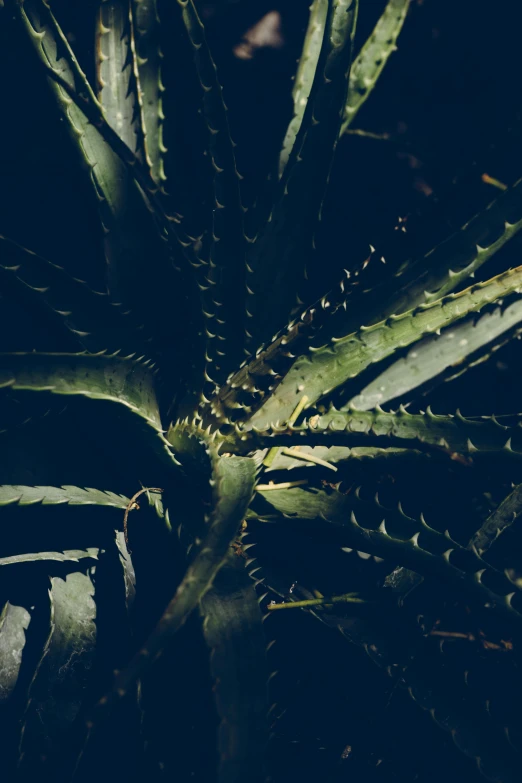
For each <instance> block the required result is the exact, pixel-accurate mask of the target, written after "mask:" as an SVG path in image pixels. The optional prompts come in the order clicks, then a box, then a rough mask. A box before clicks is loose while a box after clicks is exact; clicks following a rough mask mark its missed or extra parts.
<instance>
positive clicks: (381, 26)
mask: <svg viewBox="0 0 522 783" xmlns="http://www.w3.org/2000/svg"><path fill="white" fill-rule="evenodd" d="M409 7H410V0H389V2H388V5H387V6H386V8H385V9H384V11H383V13H382V16H381V17H380V19H379V21H378V22H377V24H376V25H375V28H374V30H373V32H372V34H371V35H370V37H369V38H368V40H367V41H366V43H365V44H364V46H363V47H362V49H361V51H360V52H359V54H358V55H357V57H356V58H355V59H354V61H353V66H352V70H351V73H350V82H349V86H348V95H347V98H346V106H345V108H344V117H343V124H342V125H341V134H343V133H346V131H347V130H348V128H349V127H350V125H351V124H352V122H353V121H354V119H355V117H356V116H357V113H358V112H359V110H360V109H361V107H362V106H363V104H364V102H365V101H366V100H367V99H368V98H369V96H370V95H371V92H372V90H373V88H374V87H375V85H376V84H377V81H378V79H379V76H380V75H381V73H382V71H383V70H384V67H385V65H386V63H387V62H388V58H389V57H390V55H391V54H392V52H394V51H395V50H396V49H397V46H396V43H397V38H398V37H399V35H400V33H401V30H402V28H403V25H404V21H405V19H406V15H407V13H408V9H409Z"/></svg>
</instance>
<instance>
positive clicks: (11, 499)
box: [0, 484, 129, 509]
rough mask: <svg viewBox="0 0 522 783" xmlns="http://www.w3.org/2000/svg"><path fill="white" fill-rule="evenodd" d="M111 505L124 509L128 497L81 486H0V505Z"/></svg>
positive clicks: (127, 502) (127, 503)
mask: <svg viewBox="0 0 522 783" xmlns="http://www.w3.org/2000/svg"><path fill="white" fill-rule="evenodd" d="M12 505H16V506H22V507H23V506H41V505H42V506H57V505H60V506H61V505H70V506H92V505H96V506H112V507H113V508H119V509H125V508H127V506H128V505H129V499H128V498H126V497H124V496H123V495H116V494H114V492H103V491H102V490H99V489H84V488H83V487H24V486H19V485H16V484H15V485H12V484H11V485H7V484H3V485H2V486H0V506H12Z"/></svg>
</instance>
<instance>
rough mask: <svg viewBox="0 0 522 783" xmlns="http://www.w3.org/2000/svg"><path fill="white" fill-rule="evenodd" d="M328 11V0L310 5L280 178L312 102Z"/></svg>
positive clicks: (315, 1)
mask: <svg viewBox="0 0 522 783" xmlns="http://www.w3.org/2000/svg"><path fill="white" fill-rule="evenodd" d="M327 11H328V0H313V2H312V5H311V6H310V17H309V20H308V27H307V30H306V36H305V40H304V44H303V51H302V53H301V57H300V58H299V66H298V68H297V73H296V76H295V82H294V89H293V91H292V95H293V99H294V116H293V117H292V120H291V121H290V125H289V126H288V130H287V132H286V136H285V139H284V141H283V149H282V150H281V155H280V157H279V175H282V173H283V171H284V170H285V166H286V164H287V163H288V159H289V157H290V154H291V152H292V149H293V146H294V144H295V140H296V137H297V134H298V132H299V128H300V127H301V123H302V121H303V116H304V113H305V109H306V104H307V103H308V97H309V95H310V90H311V89H312V84H313V81H314V76H315V70H316V68H317V62H318V60H319V54H320V52H321V45H322V43H323V36H324V26H325V22H326V14H327Z"/></svg>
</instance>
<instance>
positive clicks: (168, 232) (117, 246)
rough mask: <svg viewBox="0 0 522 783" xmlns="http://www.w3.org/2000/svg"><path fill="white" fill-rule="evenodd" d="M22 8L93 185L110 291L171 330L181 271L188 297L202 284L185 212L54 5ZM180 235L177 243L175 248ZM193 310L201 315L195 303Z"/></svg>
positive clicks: (36, 2) (39, 2)
mask: <svg viewBox="0 0 522 783" xmlns="http://www.w3.org/2000/svg"><path fill="white" fill-rule="evenodd" d="M16 11H17V14H18V16H19V17H20V20H21V22H22V24H23V26H24V28H25V30H26V32H27V37H28V40H29V42H30V43H31V44H32V47H33V49H34V51H35V53H36V55H37V57H38V59H39V61H40V63H41V64H42V66H43V68H44V73H46V74H47V76H48V77H49V79H48V83H49V85H50V88H51V92H52V94H53V95H54V98H55V100H56V103H57V107H58V110H59V111H60V113H61V115H62V116H63V118H64V119H65V120H66V124H67V125H66V127H67V129H68V131H69V133H70V136H71V138H72V142H73V144H74V146H75V147H76V149H77V151H78V154H79V156H80V159H81V161H82V163H83V166H84V168H85V169H86V171H87V174H88V176H89V178H90V181H91V182H92V187H93V195H94V197H95V198H96V199H97V202H98V207H99V212H100V219H101V223H102V226H103V231H104V244H105V254H106V258H107V264H108V267H107V271H108V279H109V288H110V290H111V292H112V291H115V292H116V293H117V296H118V298H121V299H122V301H124V302H125V304H126V305H130V306H131V307H132V308H133V309H134V310H135V312H136V313H137V314H139V315H140V316H141V313H142V312H143V314H144V318H146V319H147V320H148V323H150V324H153V325H157V326H156V328H157V330H158V331H159V332H160V333H161V332H162V331H166V332H167V334H168V333H169V327H171V324H172V320H173V319H172V318H170V319H168V318H167V317H166V315H165V311H164V308H163V307H161V306H160V301H161V300H160V299H158V297H161V296H165V297H166V294H167V292H169V294H170V299H169V303H170V304H172V299H173V297H174V296H176V291H177V289H178V288H179V285H176V282H178V283H179V279H178V278H179V276H180V275H182V276H183V277H184V282H185V283H186V287H185V288H184V289H183V290H184V295H186V296H188V292H189V291H190V290H191V285H192V287H194V285H195V284H194V281H192V282H191V280H190V274H188V264H185V265H184V266H183V270H182V268H181V267H180V266H179V265H178V264H179V263H180V262H182V260H183V259H181V258H178V256H179V247H180V244H179V243H181V242H183V243H184V245H183V247H184V252H185V253H187V254H188V255H189V256H190V254H191V248H192V243H191V241H190V240H187V239H186V238H185V237H184V234H183V231H182V229H181V227H180V226H179V225H177V222H179V219H178V216H176V215H168V214H167V213H168V203H167V202H165V201H164V199H162V198H161V197H160V196H161V194H160V193H159V192H158V188H157V186H156V183H155V182H154V180H153V179H152V177H151V176H150V173H149V171H148V169H147V167H146V166H143V165H141V164H140V161H139V160H138V159H137V158H136V156H135V155H134V153H133V152H132V151H131V150H130V149H129V148H128V147H127V145H126V144H125V143H124V142H123V141H122V139H120V137H119V136H118V134H117V133H116V131H115V130H114V129H113V128H112V127H111V126H110V125H109V124H108V122H107V120H106V119H105V115H104V113H103V109H102V107H101V106H100V104H99V103H98V101H97V100H96V98H95V96H94V94H93V92H92V89H91V87H90V86H89V84H88V82H87V80H86V78H85V75H84V74H83V72H82V71H81V69H80V67H79V65H78V63H77V61H76V59H75V57H74V55H73V53H72V52H71V50H70V47H69V44H68V42H67V39H66V37H65V36H64V34H63V32H62V31H61V30H60V28H59V26H58V24H57V22H56V20H55V19H54V17H53V15H52V13H51V11H50V10H49V7H48V5H47V4H46V3H45V2H44V1H43V0H23V2H21V3H20V4H19V5H18V4H17V5H16ZM135 180H136V182H137V183H139V187H138V186H137V185H136V182H135ZM150 205H152V206H153V208H154V211H153V212H151V209H150ZM173 237H174V238H175V243H171V244H175V247H170V245H169V241H170V240H171V239H172V238H173ZM174 252H175V253H176V255H175V257H173V255H172V254H173V253H174ZM151 264H152V266H151ZM173 292H174V293H173ZM176 304H179V306H181V305H182V302H181V301H179V303H178V302H176ZM187 311H189V312H192V314H194V308H190V307H189V308H187Z"/></svg>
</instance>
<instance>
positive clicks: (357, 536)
mask: <svg viewBox="0 0 522 783" xmlns="http://www.w3.org/2000/svg"><path fill="white" fill-rule="evenodd" d="M258 494H260V495H261V496H262V497H263V499H264V500H265V501H266V502H267V503H269V504H270V505H271V506H273V507H274V508H275V509H277V511H279V512H280V513H282V514H284V515H285V516H291V517H295V518H297V519H299V518H301V519H317V520H324V522H326V523H328V524H331V525H335V526H338V527H340V528H342V530H343V532H345V533H346V542H347V544H348V546H352V547H354V548H356V549H358V550H360V551H362V552H368V553H369V554H373V555H378V556H379V557H384V558H390V559H391V560H393V561H394V562H396V563H399V564H400V565H404V566H406V567H407V568H410V569H411V570H412V571H415V572H416V573H418V574H421V575H423V576H432V577H436V578H438V579H441V580H442V581H444V580H446V581H447V582H450V583H451V584H452V585H454V586H455V588H456V589H462V590H464V591H465V592H466V593H467V594H468V595H469V596H470V597H472V598H475V600H477V601H479V603H481V604H482V605H483V606H484V605H488V606H491V607H494V609H495V611H497V612H499V613H500V614H501V615H503V616H505V617H506V618H510V619H511V620H512V621H513V623H514V625H518V624H519V623H521V622H522V612H521V609H522V603H521V602H520V598H521V594H520V588H519V587H517V585H516V584H514V583H513V582H512V581H511V580H510V579H509V578H508V577H507V576H505V575H504V574H502V573H501V572H499V571H495V569H492V568H491V566H489V564H488V563H486V562H485V561H484V560H482V558H480V557H479V555H477V554H476V552H474V551H471V550H467V549H465V548H464V547H463V546H462V545H461V544H459V543H457V542H456V541H455V540H454V539H453V538H452V537H451V536H450V535H449V533H440V532H438V530H436V529H434V528H433V527H431V526H429V525H427V524H426V522H425V520H424V518H423V517H422V515H421V517H420V519H413V518H411V517H409V516H407V515H406V514H405V513H404V512H403V511H402V508H401V507H400V506H399V507H398V508H397V509H387V508H384V507H383V506H381V505H380V504H379V502H378V500H376V501H375V502H374V503H373V504H372V503H368V502H363V501H361V500H360V499H359V496H358V493H355V494H353V493H352V494H350V495H343V494H342V493H340V492H337V491H335V490H332V491H331V492H326V491H324V490H317V489H302V488H300V487H293V488H291V489H282V490H273V491H270V492H266V491H261V492H259V493H258Z"/></svg>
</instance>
